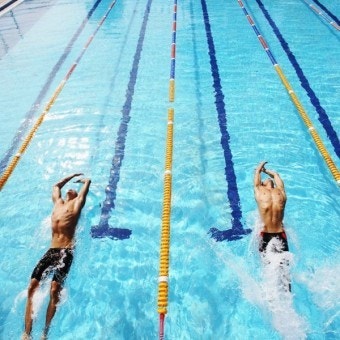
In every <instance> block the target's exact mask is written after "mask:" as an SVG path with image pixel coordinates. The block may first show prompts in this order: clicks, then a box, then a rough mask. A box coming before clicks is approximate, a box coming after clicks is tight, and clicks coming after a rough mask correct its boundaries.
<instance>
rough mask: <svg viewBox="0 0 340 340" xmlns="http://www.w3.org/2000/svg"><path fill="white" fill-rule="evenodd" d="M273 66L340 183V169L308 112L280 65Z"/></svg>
mask: <svg viewBox="0 0 340 340" xmlns="http://www.w3.org/2000/svg"><path fill="white" fill-rule="evenodd" d="M274 67H275V70H276V72H277V74H278V75H279V77H280V79H281V81H282V83H283V85H284V86H285V88H286V90H287V92H288V94H289V96H290V98H291V100H292V101H293V103H294V105H295V107H296V108H297V110H298V112H299V114H300V116H301V118H302V120H303V122H304V123H305V124H306V126H307V128H308V131H309V132H310V134H311V135H312V138H313V139H314V142H315V144H316V146H317V148H318V149H319V151H320V153H321V156H322V157H323V158H324V160H325V162H326V164H327V166H328V168H329V170H330V172H331V173H332V175H333V177H334V179H335V180H336V182H337V183H338V184H340V171H339V170H338V169H337V167H336V165H335V163H334V162H333V159H332V157H331V156H330V154H329V153H328V151H327V149H326V147H325V146H324V144H323V142H322V140H321V138H320V137H319V135H318V133H317V132H316V131H315V128H314V126H313V124H312V122H311V120H310V119H309V117H308V114H307V113H306V111H305V109H304V108H303V106H302V104H301V102H300V101H299V99H298V97H297V95H296V94H295V92H294V91H293V89H292V87H291V85H290V84H289V82H288V80H287V78H286V77H285V75H284V74H283V72H282V70H281V68H280V66H279V65H278V64H276V65H275V66H274Z"/></svg>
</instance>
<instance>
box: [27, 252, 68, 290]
mask: <svg viewBox="0 0 340 340" xmlns="http://www.w3.org/2000/svg"><path fill="white" fill-rule="evenodd" d="M72 261H73V249H70V248H50V249H49V250H48V251H47V252H46V254H45V255H44V256H43V257H42V258H41V260H40V261H39V263H38V264H37V266H36V267H35V268H34V270H33V273H32V276H31V279H36V280H37V281H41V279H44V278H46V277H47V276H48V274H49V273H50V272H52V271H53V272H54V275H53V278H52V281H55V282H58V283H59V284H60V285H62V284H63V283H64V280H65V279H66V275H67V274H68V272H69V270H70V267H71V264H72Z"/></svg>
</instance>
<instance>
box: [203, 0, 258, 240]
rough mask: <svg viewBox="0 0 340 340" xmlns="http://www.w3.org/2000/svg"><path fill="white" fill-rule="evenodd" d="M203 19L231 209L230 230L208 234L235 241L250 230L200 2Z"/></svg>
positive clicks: (207, 24) (211, 41) (206, 16)
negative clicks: (246, 222)
mask: <svg viewBox="0 0 340 340" xmlns="http://www.w3.org/2000/svg"><path fill="white" fill-rule="evenodd" d="M201 5H202V11H203V19H204V25H205V32H206V37H207V44H208V49H209V57H210V68H211V75H212V78H213V88H214V93H215V106H216V111H217V118H218V123H219V128H220V132H221V146H222V149H223V154H224V160H225V176H226V181H227V186H228V188H227V196H228V200H229V204H230V208H231V217H232V219H231V223H232V227H231V229H227V230H219V229H217V228H215V227H213V228H210V230H209V232H208V233H209V234H210V235H211V237H212V238H214V239H215V240H216V241H224V240H228V241H236V240H239V239H241V238H242V237H243V236H245V235H248V234H250V233H251V229H244V228H243V225H242V210H241V202H240V197H239V194H238V188H237V181H236V174H235V170H234V162H233V155H232V152H231V149H230V143H229V141H230V135H229V132H228V129H227V112H226V108H225V102H224V93H223V90H222V84H221V79H220V74H219V69H218V64H217V59H216V52H215V44H214V39H213V36H212V32H211V27H210V21H209V14H208V9H207V4H206V1H205V0H201Z"/></svg>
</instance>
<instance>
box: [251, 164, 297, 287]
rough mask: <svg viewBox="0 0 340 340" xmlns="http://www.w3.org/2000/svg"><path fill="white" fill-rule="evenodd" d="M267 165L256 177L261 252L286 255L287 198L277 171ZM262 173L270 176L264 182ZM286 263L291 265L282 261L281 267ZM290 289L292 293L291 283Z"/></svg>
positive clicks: (257, 171)
mask: <svg viewBox="0 0 340 340" xmlns="http://www.w3.org/2000/svg"><path fill="white" fill-rule="evenodd" d="M266 163H267V162H261V163H260V164H259V165H258V167H257V168H256V170H255V175H254V194H255V200H256V202H257V206H258V209H259V213H260V217H261V220H262V223H263V229H262V231H261V233H260V246H259V251H260V252H261V254H262V255H263V256H264V255H266V253H267V251H268V252H271V253H280V254H283V255H284V254H287V252H288V251H289V248H288V241H287V235H286V232H285V230H284V226H283V217H284V210H285V206H286V201H287V196H286V192H285V188H284V183H283V181H282V179H281V177H280V175H279V174H278V173H277V172H275V171H272V170H267V169H266V168H265V167H264V166H265V164H266ZM261 172H263V173H265V174H266V175H268V176H269V178H267V179H265V180H264V181H263V182H262V181H261ZM267 262H268V258H267ZM284 262H285V263H286V265H289V263H288V262H287V261H281V263H280V264H281V266H282V265H283V264H284ZM288 289H289V291H290V283H289V286H288Z"/></svg>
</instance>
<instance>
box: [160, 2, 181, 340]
mask: <svg viewBox="0 0 340 340" xmlns="http://www.w3.org/2000/svg"><path fill="white" fill-rule="evenodd" d="M176 21H177V0H174V5H173V24H172V43H171V67H170V82H169V102H174V100H175V94H174V92H175V59H176ZM167 124H168V126H167V135H166V149H165V171H164V193H163V211H162V227H161V242H160V259H159V277H158V309H157V311H158V313H159V339H160V340H163V339H164V322H165V314H167V307H168V285H169V256H170V217H171V191H172V155H173V126H174V109H173V108H172V107H171V108H169V109H168V122H167Z"/></svg>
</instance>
